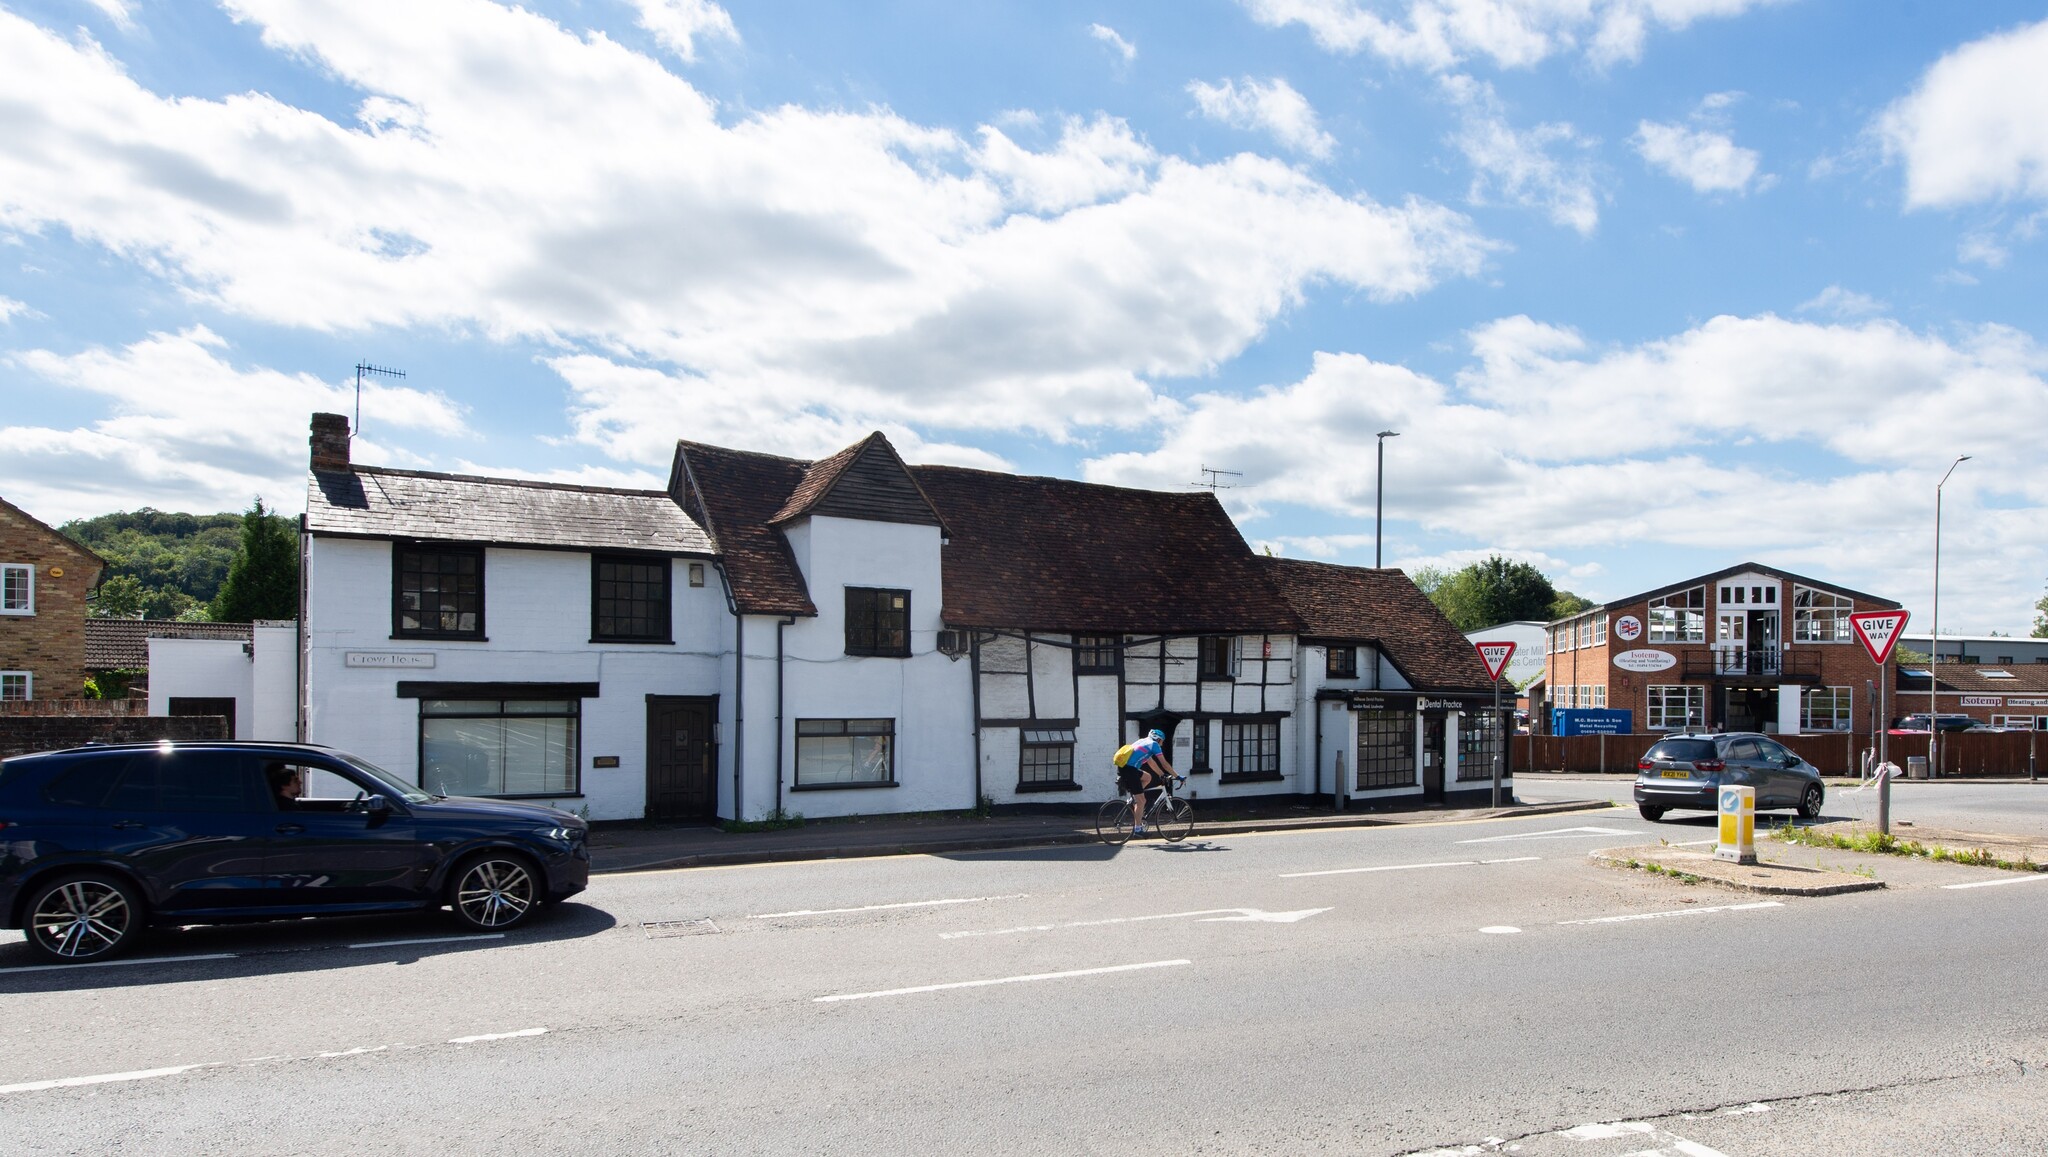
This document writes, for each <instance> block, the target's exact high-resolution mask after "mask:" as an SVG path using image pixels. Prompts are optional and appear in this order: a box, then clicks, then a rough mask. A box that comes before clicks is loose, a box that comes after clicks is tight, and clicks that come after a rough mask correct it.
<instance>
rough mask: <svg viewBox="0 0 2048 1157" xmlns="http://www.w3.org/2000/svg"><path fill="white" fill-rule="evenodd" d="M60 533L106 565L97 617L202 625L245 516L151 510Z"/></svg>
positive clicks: (72, 525) (78, 523)
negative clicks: (195, 621) (177, 620)
mask: <svg viewBox="0 0 2048 1157" xmlns="http://www.w3.org/2000/svg"><path fill="white" fill-rule="evenodd" d="M57 529H59V530H61V531H63V532H64V533H65V534H68V535H70V536H71V537H72V538H74V539H77V540H78V541H79V542H82V543H84V544H85V545H86V546H89V547H91V548H92V549H93V550H94V551H96V552H98V554H99V556H100V557H101V558H104V559H106V560H107V573H106V574H105V575H103V576H101V580H100V593H99V596H98V597H97V598H96V599H95V600H94V604H93V614H95V615H99V616H102V617H107V618H135V617H137V616H140V617H143V618H151V619H175V618H188V619H189V618H201V619H203V618H205V617H206V604H207V603H209V602H211V601H212V599H213V596H214V595H215V594H216V593H218V592H219V591H220V586H221V583H222V582H223V581H225V580H226V579H227V575H228V564H229V563H231V562H233V561H234V558H235V551H236V549H237V548H238V547H239V546H240V545H241V541H242V516H241V515H239V514H174V513H168V512H165V511H161V510H151V509H149V508H148V507H144V508H142V509H141V510H130V511H118V512H116V513H113V514H102V515H100V516H99V517H97V518H80V519H75V520H73V521H71V522H67V523H65V524H64V525H62V526H60V527H58V528H57ZM293 533H294V534H296V527H294V530H293Z"/></svg>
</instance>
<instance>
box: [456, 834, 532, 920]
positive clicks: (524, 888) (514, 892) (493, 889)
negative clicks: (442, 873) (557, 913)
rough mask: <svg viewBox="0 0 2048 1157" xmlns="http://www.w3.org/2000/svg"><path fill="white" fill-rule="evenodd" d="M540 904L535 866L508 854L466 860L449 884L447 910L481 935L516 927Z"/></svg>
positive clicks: (487, 853)
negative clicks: (481, 933)
mask: <svg viewBox="0 0 2048 1157" xmlns="http://www.w3.org/2000/svg"><path fill="white" fill-rule="evenodd" d="M539 904H540V881H539V880H537V879H535V878H534V871H533V865H532V863H531V862H530V861H528V860H527V859H526V858H525V857H523V856H519V855H514V854H512V853H509V852H485V853H483V854H482V855H478V856H473V857H471V858H470V859H467V860H464V861H463V862H462V865H461V866H460V867H458V868H457V869H456V870H455V874H454V876H453V877H452V878H451V880H450V882H449V884H448V907H449V909H450V910H452V911H453V912H454V913H455V919H456V920H457V921H458V922H460V923H462V924H464V925H466V926H468V927H470V928H473V929H476V930H477V931H480V932H503V931H504V930H506V929H507V928H512V927H515V926H517V925H519V924H521V923H523V922H525V920H526V918H527V917H528V916H530V915H532V914H533V910H534V909H535V908H537V907H539Z"/></svg>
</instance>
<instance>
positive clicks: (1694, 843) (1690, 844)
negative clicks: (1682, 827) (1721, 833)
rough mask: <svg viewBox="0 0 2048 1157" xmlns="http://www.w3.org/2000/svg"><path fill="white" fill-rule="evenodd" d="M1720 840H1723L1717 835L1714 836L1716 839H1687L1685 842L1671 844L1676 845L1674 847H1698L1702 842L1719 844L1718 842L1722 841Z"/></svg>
mask: <svg viewBox="0 0 2048 1157" xmlns="http://www.w3.org/2000/svg"><path fill="white" fill-rule="evenodd" d="M1720 842H1721V841H1720V839H1719V837H1716V838H1714V839H1711V840H1687V841H1685V842H1684V843H1682V844H1673V845H1671V846H1672V847H1674V848H1697V847H1699V846H1700V845H1701V844H1718V843H1720Z"/></svg>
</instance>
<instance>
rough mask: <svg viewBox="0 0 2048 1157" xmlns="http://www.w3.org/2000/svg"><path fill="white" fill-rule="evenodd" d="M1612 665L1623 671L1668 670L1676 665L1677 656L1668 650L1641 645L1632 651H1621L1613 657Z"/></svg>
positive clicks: (1646, 671)
mask: <svg viewBox="0 0 2048 1157" xmlns="http://www.w3.org/2000/svg"><path fill="white" fill-rule="evenodd" d="M1614 665H1615V666H1617V667H1619V668H1621V669H1622V670H1624V671H1640V672H1644V673H1648V672H1652V671H1669V670H1670V669H1671V668H1673V667H1676V666H1678V656H1676V655H1674V654H1672V653H1671V652H1669V651H1659V650H1657V649H1655V648H1653V647H1642V648H1638V649H1637V650H1634V651H1623V652H1622V653H1621V654H1619V655H1616V656H1615V657H1614Z"/></svg>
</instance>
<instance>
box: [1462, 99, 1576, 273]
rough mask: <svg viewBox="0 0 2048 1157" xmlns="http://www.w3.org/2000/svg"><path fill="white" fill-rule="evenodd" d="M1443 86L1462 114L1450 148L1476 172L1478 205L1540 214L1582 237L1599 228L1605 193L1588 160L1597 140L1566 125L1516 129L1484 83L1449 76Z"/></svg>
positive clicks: (1474, 195) (1473, 196) (1474, 188)
mask: <svg viewBox="0 0 2048 1157" xmlns="http://www.w3.org/2000/svg"><path fill="white" fill-rule="evenodd" d="M1442 87H1443V90H1444V93H1445V95H1446V96H1448V97H1450V99H1451V102H1452V103H1453V104H1454V105H1456V106H1457V108H1458V110H1459V125H1458V131H1457V133H1456V134H1455V135H1454V136H1453V137H1452V138H1451V143H1452V144H1454V145H1456V146H1457V148H1458V151H1459V152H1461V153H1463V154H1465V159H1466V160H1467V161H1469V162H1471V164H1472V167H1473V169H1474V175H1473V178H1472V187H1471V191H1470V194H1469V196H1470V198H1471V200H1472V202H1473V203H1474V204H1482V205H1483V204H1488V203H1491V202H1494V201H1504V202H1506V203H1508V204H1513V205H1522V206H1525V207H1528V208H1532V209H1540V210H1542V211H1543V212H1544V213H1545V214H1546V215H1548V216H1549V218H1550V219H1551V220H1552V221H1554V222H1556V223H1557V224H1559V225H1564V226H1568V227H1570V228H1572V229H1576V230H1578V232H1579V233H1580V234H1581V235H1582V236H1584V235H1590V234H1591V233H1592V232H1593V230H1594V229H1595V228H1597V227H1598V226H1599V224H1600V191H1599V188H1598V186H1597V184H1596V183H1595V180H1594V176H1593V166H1592V162H1591V161H1590V159H1589V158H1588V157H1587V156H1586V154H1587V153H1588V151H1590V150H1591V149H1592V148H1593V146H1594V145H1596V144H1598V143H1599V142H1598V141H1596V140H1594V139H1592V138H1590V137H1586V136H1583V135H1581V134H1580V133H1579V131H1578V130H1577V129H1575V128H1573V127H1572V126H1571V125H1569V124H1564V123H1550V124H1539V125H1537V126H1535V127H1534V128H1529V129H1517V128H1515V127H1514V126H1513V125H1511V124H1509V123H1508V120H1507V116H1506V114H1505V112H1504V111H1503V109H1502V107H1501V102H1500V99H1499V98H1498V97H1497V96H1495V95H1494V91H1493V86H1492V85H1490V84H1487V83H1485V82H1484V81H1475V80H1473V79H1472V78H1471V77H1469V76H1447V77H1445V78H1443V82H1442Z"/></svg>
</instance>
